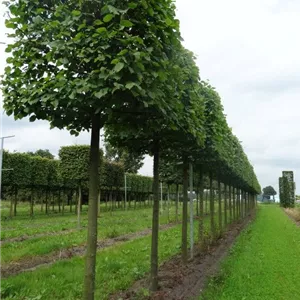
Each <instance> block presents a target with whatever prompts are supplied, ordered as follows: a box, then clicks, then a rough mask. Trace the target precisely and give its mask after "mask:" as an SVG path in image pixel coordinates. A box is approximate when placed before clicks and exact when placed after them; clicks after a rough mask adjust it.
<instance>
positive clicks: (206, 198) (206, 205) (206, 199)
mask: <svg viewBox="0 0 300 300" xmlns="http://www.w3.org/2000/svg"><path fill="white" fill-rule="evenodd" d="M205 214H206V215H207V214H208V192H207V191H206V193H205Z"/></svg>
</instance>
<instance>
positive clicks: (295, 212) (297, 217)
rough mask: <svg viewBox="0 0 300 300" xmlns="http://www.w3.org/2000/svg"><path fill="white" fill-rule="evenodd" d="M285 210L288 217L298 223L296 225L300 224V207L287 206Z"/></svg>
mask: <svg viewBox="0 0 300 300" xmlns="http://www.w3.org/2000/svg"><path fill="white" fill-rule="evenodd" d="M284 211H285V213H286V214H287V215H288V217H289V218H290V219H291V220H292V221H294V222H295V223H296V225H298V226H300V209H296V208H285V209H284Z"/></svg>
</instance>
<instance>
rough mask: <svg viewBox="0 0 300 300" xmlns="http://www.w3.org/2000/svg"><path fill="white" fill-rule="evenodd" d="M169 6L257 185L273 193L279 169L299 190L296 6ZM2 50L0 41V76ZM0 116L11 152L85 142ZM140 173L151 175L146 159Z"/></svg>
mask: <svg viewBox="0 0 300 300" xmlns="http://www.w3.org/2000/svg"><path fill="white" fill-rule="evenodd" d="M176 7H177V18H178V19H179V20H180V24H181V34H182V37H183V39H184V45H185V47H186V48H188V49H189V50H191V51H193V52H194V53H195V55H196V56H197V65H198V66H199V68H200V76H201V78H202V79H203V80H209V82H210V83H211V85H213V86H214V87H215V88H216V89H217V91H218V92H219V94H220V96H221V98H222V103H223V106H224V110H225V114H226V115H227V121H228V124H229V126H230V127H232V128H233V132H234V134H236V135H237V136H238V138H239V140H240V141H242V145H243V147H244V150H245V152H246V154H247V156H248V158H249V160H250V162H251V163H252V164H253V166H254V169H255V172H256V174H257V176H258V179H259V182H260V184H261V186H262V187H264V186H266V185H272V186H274V187H275V189H277V191H278V177H279V176H281V171H282V170H292V171H294V176H295V180H296V187H297V186H300V155H299V149H300V139H299V137H300V126H299V125H298V122H299V119H300V101H299V100H300V99H299V98H300V40H299V28H300V18H299V15H300V1H297V0H252V1H240V0H227V1H224V0H177V1H176ZM3 13H4V7H3V5H2V4H1V7H0V17H1V20H0V42H6V43H7V42H8V39H7V37H6V35H5V33H6V32H7V30H6V28H5V26H4V17H3ZM4 49H5V45H1V44H0V73H1V74H2V73H3V69H4V67H5V60H6V55H5V53H4ZM0 101H2V95H1V96H0ZM0 106H1V105H0ZM0 118H1V122H2V123H0V136H1V132H2V134H3V135H11V134H13V135H15V137H14V138H12V139H8V140H6V141H5V148H6V149H9V150H11V151H13V150H17V151H29V150H30V151H34V150H36V149H40V148H42V149H49V150H50V151H51V152H52V153H53V154H55V155H57V153H58V150H59V148H60V146H64V145H72V144H88V143H89V140H90V138H89V134H88V133H83V134H81V135H80V136H79V137H77V138H75V137H73V136H71V135H70V134H69V133H68V132H67V131H65V130H58V129H52V130H50V129H49V125H48V123H47V122H43V121H36V122H34V123H29V121H28V120H27V119H24V120H21V121H14V119H13V117H7V116H5V114H4V113H3V112H2V113H1V115H0ZM140 173H141V174H143V175H151V174H152V158H151V157H146V159H145V164H144V166H143V167H142V169H141V170H140ZM298 174H299V176H298Z"/></svg>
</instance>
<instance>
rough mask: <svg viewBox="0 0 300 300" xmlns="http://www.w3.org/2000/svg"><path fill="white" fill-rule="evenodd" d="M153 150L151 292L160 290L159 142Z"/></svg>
mask: <svg viewBox="0 0 300 300" xmlns="http://www.w3.org/2000/svg"><path fill="white" fill-rule="evenodd" d="M154 143H155V144H154V149H153V155H154V158H153V160H154V161H153V215H152V240H151V262H150V263H151V270H150V290H151V291H157V288H158V229H159V170H158V167H159V142H158V141H155V142H154Z"/></svg>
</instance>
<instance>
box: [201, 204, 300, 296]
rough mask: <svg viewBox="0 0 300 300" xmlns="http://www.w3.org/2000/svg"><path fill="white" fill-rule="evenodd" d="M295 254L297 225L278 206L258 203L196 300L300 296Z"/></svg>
mask: <svg viewBox="0 0 300 300" xmlns="http://www.w3.org/2000/svg"><path fill="white" fill-rule="evenodd" d="M297 209H298V208H295V210H297ZM299 254H300V227H299V226H297V224H295V222H293V220H291V219H290V218H289V217H288V216H287V215H286V214H285V212H284V210H283V209H282V208H280V207H279V206H278V205H260V208H259V210H258V214H257V218H256V220H255V222H253V223H252V224H251V225H250V226H249V227H248V228H247V229H246V230H244V231H243V232H242V234H241V235H240V236H239V238H238V240H237V242H236V244H235V245H234V247H233V248H232V249H231V251H230V255H229V257H228V258H227V259H226V260H225V261H224V262H223V265H222V269H221V271H220V273H219V274H218V275H216V276H214V277H212V278H211V279H210V281H209V282H208V284H207V288H206V290H205V291H204V293H203V294H202V295H201V296H200V298H199V299H210V300H221V299H224V300H225V299H227V300H231V299H257V300H258V299H259V300H269V299H272V300H280V299H292V300H297V299H300V267H299V266H300V255H299Z"/></svg>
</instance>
